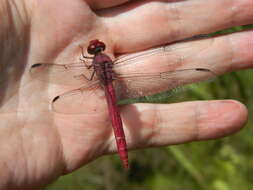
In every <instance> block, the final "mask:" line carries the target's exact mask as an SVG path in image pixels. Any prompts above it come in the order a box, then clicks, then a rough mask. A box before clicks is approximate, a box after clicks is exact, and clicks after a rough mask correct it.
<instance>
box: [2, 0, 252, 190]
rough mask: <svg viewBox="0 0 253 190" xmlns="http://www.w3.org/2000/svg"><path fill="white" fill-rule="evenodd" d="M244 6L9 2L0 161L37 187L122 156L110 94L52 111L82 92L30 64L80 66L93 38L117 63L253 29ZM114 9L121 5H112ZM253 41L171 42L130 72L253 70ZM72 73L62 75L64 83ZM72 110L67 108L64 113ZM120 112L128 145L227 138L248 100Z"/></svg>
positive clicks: (242, 36)
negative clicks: (35, 73)
mask: <svg viewBox="0 0 253 190" xmlns="http://www.w3.org/2000/svg"><path fill="white" fill-rule="evenodd" d="M243 2H244V3H239V2H238V5H236V4H232V3H231V2H230V1H226V0H222V1H213V0H207V1H204V2H203V1H186V2H177V1H176V2H171V3H169V2H167V1H164V2H162V1H158V2H156V1H142V2H141V3H132V4H123V0H122V2H120V1H113V0H111V1H105V2H100V1H92V2H88V1H87V2H84V1H82V0H75V1H67V0H64V1H62V0H61V1H60V0H54V1H50V0H46V1H40V2H37V1H36V2H35V1H29V2H28V1H27V2H26V3H27V4H26V5H23V4H22V3H21V4H22V5H20V3H17V4H15V5H13V4H10V5H9V6H10V7H15V9H13V10H14V12H15V14H10V13H9V14H10V15H12V16H13V18H12V19H14V20H15V22H14V23H11V24H9V25H10V26H12V25H13V26H12V27H10V28H8V27H6V31H8V32H9V36H11V38H7V39H2V41H7V43H8V44H10V45H9V46H8V48H6V52H5V54H4V55H3V58H2V62H3V66H2V68H3V70H2V73H1V81H2V82H1V89H3V91H2V92H1V95H2V96H1V105H2V107H1V111H0V120H1V130H2V131H1V133H0V134H1V136H3V138H1V140H2V142H5V143H1V150H4V151H2V153H1V154H3V156H1V157H2V158H1V159H5V161H4V162H6V161H7V160H8V163H7V165H6V168H5V169H6V170H11V169H10V168H13V166H15V167H17V168H19V167H20V168H22V170H21V169H15V171H14V175H13V176H14V178H15V179H16V180H20V181H21V183H20V185H19V187H22V186H23V187H24V186H25V185H28V184H26V183H25V181H29V183H30V184H32V185H34V186H38V185H40V184H43V183H47V181H48V180H49V181H50V180H52V179H54V178H56V177H58V176H60V175H61V174H63V173H68V172H71V171H73V170H75V169H77V168H78V167H80V166H82V165H83V164H85V163H88V162H89V161H91V160H94V159H95V158H96V157H98V156H101V155H102V154H106V153H109V152H115V151H116V145H115V141H114V136H113V132H112V128H111V126H110V125H111V124H110V120H109V117H108V112H107V106H106V102H105V98H104V96H103V91H102V90H97V93H96V94H95V95H94V96H93V97H91V99H88V100H87V104H86V105H85V106H86V107H82V106H80V110H82V111H83V110H85V111H84V112H85V113H84V114H82V115H64V114H58V113H53V112H52V111H51V110H50V107H49V105H50V102H51V100H52V99H53V98H54V97H55V96H57V95H59V94H62V93H65V92H67V91H69V90H73V89H75V88H78V86H71V85H69V86H68V85H64V84H61V85H58V84H54V83H46V82H45V81H42V80H34V78H31V76H30V75H29V69H30V67H31V65H32V64H34V63H37V62H54V63H65V64H67V63H73V62H76V61H78V60H79V57H80V55H81V52H80V48H79V45H82V46H83V47H87V45H88V42H89V41H90V40H92V39H96V38H98V39H100V40H102V41H104V42H105V43H106V44H107V50H106V53H108V55H110V56H111V57H113V56H114V55H116V54H128V53H132V52H139V51H143V50H145V49H149V48H152V47H157V46H161V45H164V44H167V43H170V42H175V41H179V40H183V39H185V38H189V37H192V36H195V35H199V34H203V33H210V32H213V31H217V30H220V29H223V28H226V27H232V26H235V25H243V24H248V23H252V20H250V19H251V18H252V16H253V15H252V11H250V10H251V9H252V6H253V4H252V2H251V1H250V0H248V1H247V0H244V1H243ZM117 4H118V5H120V4H122V5H121V6H117V7H114V6H115V5H117ZM250 6H251V8H249V7H250ZM102 8H103V9H102ZM192 10H194V12H193V11H192ZM203 10H205V11H203ZM17 13H19V14H17ZM196 15H197V16H198V17H196ZM238 15H240V16H238ZM9 19H11V18H10V17H9ZM210 19H211V21H210ZM9 21H10V20H9ZM14 26H15V27H14ZM6 31H4V32H6ZM252 37H253V32H252V31H247V32H241V33H237V34H230V35H227V36H220V37H215V38H210V39H201V40H200V39H199V40H192V41H187V42H180V43H174V44H173V45H167V47H168V48H170V53H168V54H166V55H165V56H163V58H162V59H149V58H148V57H147V58H144V59H146V60H143V64H142V65H140V66H139V68H138V66H137V68H136V65H134V64H133V66H131V64H130V66H129V67H127V69H129V70H130V71H131V70H133V71H134V70H135V69H139V71H142V69H144V70H155V69H157V68H160V69H170V68H171V67H172V68H173V69H175V68H176V69H181V68H194V67H201V68H209V69H211V70H214V71H215V72H216V73H218V74H223V73H225V72H229V71H232V70H239V69H244V68H250V67H252V64H251V65H250V62H252V60H253V56H252V55H251V52H250V51H249V50H250V49H252V46H253V43H252V40H251V41H250V38H251V39H252ZM10 47H11V48H10ZM154 58H155V57H154ZM154 60H156V62H154ZM168 63H170V64H168ZM171 63H173V64H171ZM10 73H11V74H10ZM43 77H44V78H45V79H46V78H47V76H43ZM65 77H66V76H64V75H62V78H63V80H64V78H65ZM186 77H188V78H190V77H193V76H186ZM202 78H203V77H202ZM202 78H199V80H200V79H202ZM169 84H170V82H169V81H168V82H167V83H163V84H159V90H163V89H166V88H167V86H168V85H169ZM154 85H156V86H152V84H151V85H149V84H148V83H147V84H146V85H145V84H143V86H142V87H141V88H142V89H141V90H144V91H152V89H151V88H153V87H156V88H157V84H154ZM79 87H80V86H79ZM156 90H157V89H156ZM87 93H89V92H87ZM69 106H71V105H67V104H66V105H65V109H68V107H69ZM87 108H89V109H87ZM121 113H122V118H123V122H124V128H125V131H126V138H127V143H128V147H129V149H133V148H141V147H148V146H163V145H168V144H177V143H183V142H188V141H192V140H206V139H212V138H218V137H222V136H225V135H228V134H231V133H233V132H235V131H237V130H239V129H240V128H241V127H242V126H243V124H244V123H245V121H246V118H247V111H246V109H245V107H244V106H243V105H242V104H240V103H239V102H235V101H228V100H227V101H208V102H200V101H199V102H185V103H180V104H171V105H152V104H136V105H128V106H124V107H122V108H121ZM6 142H7V143H6ZM14 158H16V159H15V160H14ZM24 166H25V167H24ZM7 168H8V169H7ZM2 171H3V170H2ZM11 172H12V173H13V171H11ZM7 173H8V172H7ZM35 176H36V178H35ZM7 177H8V175H7V176H6V178H7ZM12 180H13V179H12ZM32 185H30V187H31V186H32Z"/></svg>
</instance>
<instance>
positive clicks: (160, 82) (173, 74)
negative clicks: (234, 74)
mask: <svg viewBox="0 0 253 190" xmlns="http://www.w3.org/2000/svg"><path fill="white" fill-rule="evenodd" d="M215 76H216V74H215V73H214V72H212V71H211V70H209V69H206V68H190V69H182V70H174V71H166V72H160V73H131V74H130V73H129V74H115V79H116V81H117V91H118V92H119V93H120V94H119V96H120V97H125V98H134V97H141V96H148V95H153V94H156V93H159V92H161V91H164V90H170V89H174V88H177V87H180V86H183V85H186V84H191V83H194V82H199V81H203V80H209V79H212V78H214V77H215Z"/></svg>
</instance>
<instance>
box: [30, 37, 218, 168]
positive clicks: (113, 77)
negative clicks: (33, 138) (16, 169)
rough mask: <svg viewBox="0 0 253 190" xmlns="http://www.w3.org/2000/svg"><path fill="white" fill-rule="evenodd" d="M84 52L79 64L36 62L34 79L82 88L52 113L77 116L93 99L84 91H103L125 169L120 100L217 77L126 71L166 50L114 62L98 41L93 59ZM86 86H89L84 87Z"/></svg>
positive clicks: (205, 72)
mask: <svg viewBox="0 0 253 190" xmlns="http://www.w3.org/2000/svg"><path fill="white" fill-rule="evenodd" d="M81 49H82V50H81V52H82V55H81V58H80V61H79V62H76V63H70V64H56V63H36V64H33V65H32V66H31V68H30V73H31V76H32V77H35V78H37V79H38V78H39V79H41V80H46V81H47V82H49V83H56V84H70V85H77V86H78V85H80V86H79V87H78V88H76V89H74V90H71V91H69V92H66V93H63V94H61V95H57V96H55V98H54V99H53V100H52V102H51V105H52V106H51V107H52V110H53V111H55V112H60V113H65V114H75V111H74V110H75V108H73V107H77V108H78V109H77V110H80V106H82V105H83V102H81V101H85V102H87V104H88V101H89V97H85V100H83V98H82V97H83V96H85V95H84V94H85V93H83V92H92V91H94V90H95V89H96V88H102V89H103V91H104V96H105V97H106V101H107V107H108V114H109V117H110V120H111V124H112V128H113V131H114V136H115V140H116V146H117V149H118V154H119V157H120V159H121V161H122V163H123V166H124V167H125V168H129V161H128V149H127V141H126V137H125V133H124V129H123V124H122V119H121V115H120V108H119V106H118V105H117V100H118V97H125V98H126V97H127V98H134V97H140V96H146V95H151V94H154V93H155V92H156V91H159V90H160V89H159V86H160V85H161V84H162V83H165V84H169V85H168V86H169V87H168V89H172V88H176V87H178V86H181V85H184V84H189V83H192V82H195V81H199V80H203V79H209V78H213V77H214V76H215V74H214V72H213V71H211V70H210V69H208V68H201V67H195V68H184V69H168V70H165V71H164V68H162V71H148V72H147V71H146V72H145V71H143V70H140V69H139V71H138V70H137V71H136V70H134V71H132V72H131V71H130V72H128V73H125V72H124V68H127V67H128V66H132V65H133V64H137V63H138V64H143V63H144V62H145V61H144V60H145V59H153V58H154V57H158V58H162V57H164V56H166V55H167V54H168V53H169V51H166V50H165V49H164V48H160V49H159V48H158V49H153V50H150V51H146V52H144V53H136V54H132V55H131V56H123V57H120V58H116V59H115V60H112V59H111V58H110V57H109V56H108V55H107V54H106V53H104V51H105V49H106V45H105V43H104V42H102V41H100V40H97V39H95V40H91V41H90V42H89V45H88V47H87V52H88V54H90V55H91V56H90V57H89V56H85V54H84V50H83V48H82V47H81ZM140 68H141V67H140ZM166 68H167V67H166ZM85 71H89V72H88V73H89V74H90V76H89V77H88V76H87V73H86V74H84V73H85ZM84 83H85V85H83V84H84ZM147 84H150V86H151V87H152V88H154V90H153V91H152V90H151V89H149V88H146V90H144V88H143V85H145V86H147ZM140 89H142V90H140ZM118 91H121V92H123V93H122V94H123V96H122V94H121V95H119V94H120V93H118ZM86 94H87V93H86ZM88 94H89V93H88ZM76 99H80V102H78V101H77V103H73V102H74V101H75V100H76ZM68 104H69V107H68V108H67V109H66V105H68ZM73 104H74V105H73ZM64 107H65V109H64Z"/></svg>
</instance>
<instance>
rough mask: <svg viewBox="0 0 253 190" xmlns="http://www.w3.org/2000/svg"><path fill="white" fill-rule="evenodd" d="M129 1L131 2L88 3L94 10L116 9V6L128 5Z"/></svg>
mask: <svg viewBox="0 0 253 190" xmlns="http://www.w3.org/2000/svg"><path fill="white" fill-rule="evenodd" d="M128 1H131V0H103V1H101V0H86V2H87V3H88V4H89V6H90V7H91V8H92V9H93V10H97V9H103V8H109V7H114V6H117V5H121V4H123V3H126V2H128Z"/></svg>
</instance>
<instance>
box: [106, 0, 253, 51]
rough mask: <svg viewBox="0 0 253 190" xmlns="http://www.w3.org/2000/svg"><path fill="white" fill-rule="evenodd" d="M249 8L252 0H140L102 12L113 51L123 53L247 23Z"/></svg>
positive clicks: (249, 14) (250, 20) (249, 19)
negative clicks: (113, 45) (140, 0)
mask: <svg viewBox="0 0 253 190" xmlns="http://www.w3.org/2000/svg"><path fill="white" fill-rule="evenodd" d="M252 9H253V1H252V0H233V1H231V0H219V1H213V0H205V1H203V0H194V1H193V0H191V1H180V2H177V1H176V2H167V1H164V2H161V1H155V2H153V1H142V2H136V3H132V4H130V5H128V6H124V7H123V6H122V7H119V8H114V9H112V10H108V11H106V12H102V13H101V15H102V16H103V18H104V21H105V23H106V24H107V27H108V29H109V32H108V33H109V34H112V35H113V37H112V39H113V40H114V43H115V51H116V52H118V53H123V52H124V53H125V52H130V51H137V50H143V49H146V48H150V47H154V46H157V45H161V44H164V43H168V42H173V41H177V40H181V39H185V38H188V37H191V36H195V35H198V34H206V33H211V32H214V31H217V30H221V29H224V28H228V27H232V26H238V25H244V24H250V23H252V17H253V11H252Z"/></svg>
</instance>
